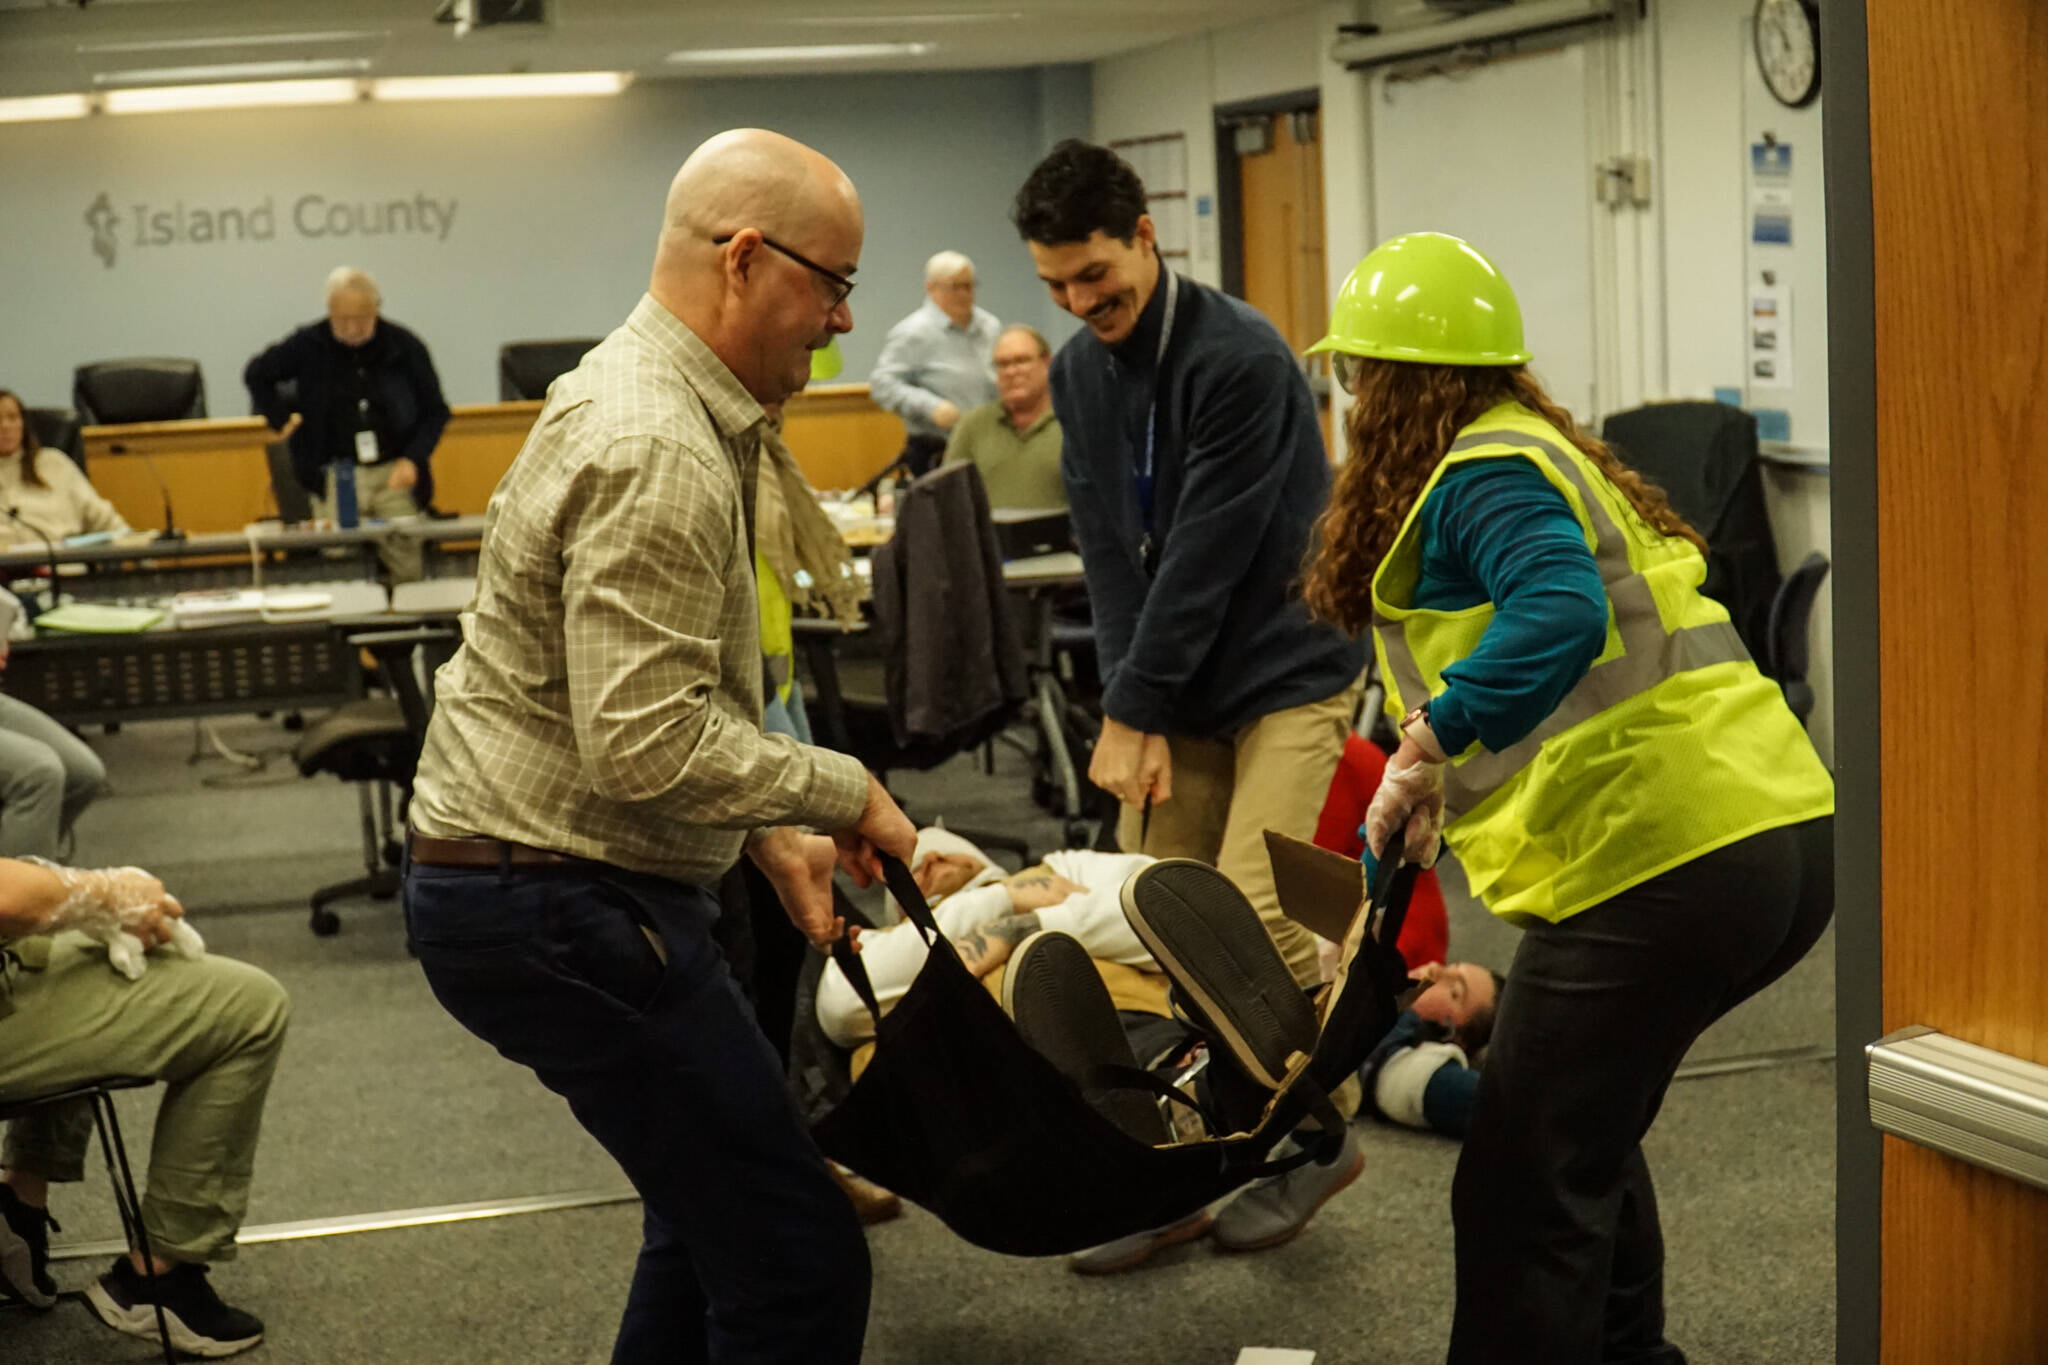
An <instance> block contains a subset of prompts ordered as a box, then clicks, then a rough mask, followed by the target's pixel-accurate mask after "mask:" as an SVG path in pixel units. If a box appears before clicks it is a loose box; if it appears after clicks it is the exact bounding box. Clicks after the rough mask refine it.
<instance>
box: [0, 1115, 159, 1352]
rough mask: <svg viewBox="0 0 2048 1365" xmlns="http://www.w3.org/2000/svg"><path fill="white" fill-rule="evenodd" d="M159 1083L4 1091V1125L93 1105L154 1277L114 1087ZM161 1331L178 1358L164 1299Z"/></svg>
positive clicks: (130, 1222)
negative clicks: (73, 1106)
mask: <svg viewBox="0 0 2048 1365" xmlns="http://www.w3.org/2000/svg"><path fill="white" fill-rule="evenodd" d="M155 1084H156V1082H155V1081H154V1080H152V1079H150V1078H149V1077H147V1076H102V1077H100V1078H99V1079H98V1080H92V1081H82V1082H80V1083H79V1084H77V1085H73V1086H68V1087H66V1088H65V1089H63V1090H55V1091H51V1092H50V1093H49V1094H46V1095H32V1096H26V1097H18V1098H11V1097H8V1096H4V1095H0V1126H5V1125H6V1124H7V1123H9V1122H11V1121H12V1120H14V1119H18V1118H21V1117H23V1116H25V1115H28V1114H33V1113H35V1112H36V1111H37V1110H40V1109H50V1108H54V1107H55V1106H57V1105H60V1104H70V1103H73V1102H75V1101H83V1102H85V1103H87V1104H89V1105H91V1106H92V1120H93V1126H94V1127H95V1128H96V1129H98V1130H99V1135H100V1152H101V1154H102V1155H103V1156H105V1157H106V1160H107V1177H108V1179H109V1180H110V1181H111V1182H112V1183H113V1186H114V1207H115V1209H116V1211H118V1212H119V1213H120V1215H121V1231H122V1232H123V1233H124V1234H126V1236H127V1239H128V1245H129V1246H132V1247H134V1248H135V1249H136V1250H137V1251H138V1252H140V1253H141V1255H142V1264H143V1268H144V1269H143V1273H144V1275H146V1276H147V1277H148V1278H149V1279H151V1280H154V1279H155V1278H156V1262H155V1261H154V1260H152V1259H151V1256H150V1250H149V1234H148V1233H147V1232H146V1231H144V1230H143V1227H142V1196H141V1195H140V1194H139V1193H138V1192H137V1191H136V1188H135V1174H134V1172H133V1171H132V1170H131V1169H130V1168H129V1165H128V1144H127V1143H126V1142H124V1141H122V1139H121V1116H120V1115H119V1114H118V1113H116V1112H115V1111H114V1095H113V1092H114V1091H116V1090H140V1089H143V1088H145V1087H148V1086H152V1085H155ZM156 1332H157V1340H158V1341H159V1342H160V1343H161V1344H162V1345H163V1348H164V1361H165V1365H172V1362H174V1361H176V1360H177V1353H176V1352H175V1351H173V1350H172V1348H171V1329H170V1326H169V1325H168V1324H167V1323H165V1321H164V1310H163V1305H162V1304H158V1305H157V1306H156Z"/></svg>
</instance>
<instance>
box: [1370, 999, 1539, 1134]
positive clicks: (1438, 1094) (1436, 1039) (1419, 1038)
mask: <svg viewBox="0 0 2048 1365" xmlns="http://www.w3.org/2000/svg"><path fill="white" fill-rule="evenodd" d="M1409 978H1410V979H1411V980H1413V981H1415V982H1416V983H1417V987H1416V991H1415V993H1414V996H1413V997H1412V998H1411V999H1410V1000H1409V1001H1408V1003H1407V1004H1406V1005H1405V1006H1403V1008H1402V1010H1401V1014H1400V1017H1399V1018H1398V1019H1396V1020H1395V1021H1394V1026H1393V1027H1392V1028H1391V1029H1388V1030H1387V1035H1386V1037H1384V1038H1382V1039H1380V1041H1379V1044H1378V1046H1376V1047H1374V1048H1373V1050H1372V1054H1371V1055H1370V1056H1368V1057H1367V1058H1366V1059H1365V1062H1364V1064H1363V1065H1361V1066H1360V1067H1359V1068H1358V1079H1359V1080H1360V1081H1361V1082H1362V1083H1363V1084H1364V1086H1365V1102H1366V1105H1367V1106H1368V1107H1369V1108H1370V1109H1371V1110H1372V1113H1373V1116H1374V1117H1375V1118H1379V1119H1383V1120H1385V1121H1386V1122H1389V1123H1399V1124H1403V1125H1405V1126H1407V1127H1409V1128H1427V1129H1431V1130H1433V1131H1435V1132H1439V1133H1444V1134H1446V1135H1448V1136H1450V1137H1460V1138H1461V1137H1463V1136H1465V1127H1466V1124H1467V1123H1468V1121H1469V1120H1470V1118H1471V1115H1472V1101H1473V1098H1474V1097H1475V1096H1477V1095H1478V1093H1479V1063H1480V1059H1481V1058H1480V1054H1481V1053H1482V1051H1483V1050H1484V1049H1485V1047H1486V1043H1487V1040H1488V1039H1489V1038H1491V1037H1492V1036H1493V1017H1494V1012H1495V1010H1496V1009H1497V1008H1498V1006H1499V1004H1500V993H1501V991H1502V989H1503V988H1505V987H1506V985H1507V981H1506V979H1505V978H1503V977H1502V976H1501V974H1500V973H1499V972H1495V971H1489V970H1487V969H1486V968H1484V967H1481V966H1479V965H1477V964H1476V963H1471V962H1431V963H1426V964H1424V965H1423V966H1420V967H1417V968H1416V969H1415V970H1413V971H1412V972H1410V973H1409Z"/></svg>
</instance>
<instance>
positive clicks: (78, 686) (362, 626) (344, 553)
mask: <svg viewBox="0 0 2048 1365" xmlns="http://www.w3.org/2000/svg"><path fill="white" fill-rule="evenodd" d="M482 533H483V518H482V517H480V516H468V517H456V518H450V519H446V520H440V519H435V520H426V519H422V520H420V521H408V522H404V523H391V524H388V525H365V526H362V527H358V528H355V529H352V530H340V529H310V528H296V527H283V526H276V525H267V526H252V527H249V528H247V529H245V530H244V531H242V532H240V533H231V532H224V533H214V534H206V535H192V536H190V537H188V538H186V539H184V540H179V541H167V542H158V541H155V540H153V539H151V538H149V536H148V535H147V533H136V534H135V535H134V536H131V537H128V538H126V539H125V540H123V541H117V542H109V543H101V544H91V545H70V546H67V545H63V544H58V545H56V546H53V547H52V546H40V545H39V546H34V547H17V548H14V549H10V550H5V551H0V578H4V580H6V581H14V582H20V581H21V580H23V579H25V578H28V577H30V576H34V578H35V586H37V587H43V588H46V587H47V585H48V584H50V583H54V584H56V585H57V590H58V592H59V593H60V594H61V595H62V598H63V599H64V600H66V601H77V602H90V603H96V604H103V605H110V606H122V605H144V606H151V607H157V608H161V609H163V617H162V619H161V620H159V621H158V622H156V623H155V624H154V625H152V626H150V627H149V628H147V629H144V630H139V631H123V632H118V633H74V632H69V631H64V632H58V631H39V632H38V633H37V635H36V636H35V637H34V638H32V639H26V640H17V641H14V642H13V643H12V647H11V650H10V653H9V657H8V660H7V664H6V669H5V673H4V676H0V687H4V689H5V691H6V692H7V693H8V694H9V695H11V696H13V697H16V698H17V699H19V700H21V701H24V702H27V703H28V704H29V705H31V706H34V707H36V708H37V709H39V710H41V711H44V712H45V713H47V714H49V715H50V716H52V717H54V718H55V719H57V720H59V721H61V722H63V723H65V724H68V725H82V724H88V723H94V722H99V723H109V724H111V723H118V722H122V721H139V720H160V719H167V718H179V717H192V716H215V715H235V714H248V713H253V712H259V711H289V710H320V709H324V708H326V707H331V706H338V705H340V704H341V703H343V702H345V701H350V700H353V699H354V698H356V697H360V696H361V695H363V676H362V666H361V661H360V655H359V651H357V650H356V649H355V648H354V647H352V646H351V645H350V644H349V637H350V636H351V635H356V634H361V633H364V632H366V631H372V630H380V629H390V628H393V627H396V626H402V625H408V624H416V623H420V622H424V621H432V620H448V619H451V618H453V617H455V616H457V615H459V614H460V613H461V611H462V609H463V608H464V607H465V606H467V605H468V602H469V599H470V596H471V594H472V593H473V592H474V590H475V580H474V578H473V577H472V576H471V575H472V574H473V572H474V556H475V547H476V546H477V544H478V543H479V541H480V539H481V537H482ZM393 535H404V536H408V537H411V538H412V539H414V540H417V541H418V542H420V545H421V549H422V562H423V565H424V566H425V572H426V577H424V578H423V579H421V580H420V581H417V582H409V583H400V584H398V585H396V586H395V587H393V588H390V589H388V590H387V589H386V588H385V587H384V586H383V585H382V584H381V583H379V582H377V581H376V573H377V547H378V546H379V544H381V543H382V542H383V540H384V539H385V538H386V537H388V536H393ZM1004 578H1005V581H1006V582H1008V583H1010V584H1011V585H1012V586H1014V587H1016V588H1018V589H1019V590H1021V591H1025V592H1030V593H1034V594H1035V593H1041V592H1043V591H1044V590H1046V589H1049V588H1054V587H1060V586H1065V585H1070V584H1074V583H1078V582H1079V581H1080V578H1081V560H1080V556H1078V555H1076V554H1073V553H1071V552H1062V553H1055V554H1047V555H1036V556H1031V557H1028V558H1023V559H1014V560H1011V561H1009V562H1007V563H1006V564H1005V565H1004ZM232 589H242V590H252V589H262V590H265V591H274V592H275V594H276V595H275V598H274V599H273V600H275V601H276V602H278V603H279V604H280V605H279V608H278V609H277V610H274V611H273V610H268V609H264V608H261V607H259V608H258V609H257V613H256V616H255V619H241V620H234V621H231V622H229V623H227V624H220V625H206V626H189V625H188V626H181V625H179V624H178V623H177V619H176V613H174V612H173V611H172V610H171V609H170V607H169V605H168V603H169V602H170V601H171V600H172V599H174V598H175V597H176V595H177V594H180V593H187V594H189V593H195V592H220V591H223V590H232ZM309 593H310V594H313V595H314V596H316V597H324V598H325V599H326V600H325V601H324V602H322V603H320V605H319V606H317V607H315V608H311V609H308V608H306V607H305V606H304V605H302V604H303V603H304V602H306V601H307V600H309V599H308V597H307V594H309ZM287 601H292V603H293V605H291V606H290V607H285V606H284V605H283V604H284V603H286V602H287ZM818 624H819V623H806V624H805V625H804V626H802V627H801V629H802V630H804V632H805V633H806V634H807V635H810V637H811V639H812V640H815V639H816V636H815V635H811V632H813V631H814V630H816V629H817V628H818ZM824 629H825V630H827V631H830V632H832V633H835V634H837V633H842V628H841V627H839V626H837V625H827V626H825V627H824ZM864 629H865V627H864V626H859V625H856V626H855V627H853V633H856V634H858V633H860V632H861V631H862V630H864Z"/></svg>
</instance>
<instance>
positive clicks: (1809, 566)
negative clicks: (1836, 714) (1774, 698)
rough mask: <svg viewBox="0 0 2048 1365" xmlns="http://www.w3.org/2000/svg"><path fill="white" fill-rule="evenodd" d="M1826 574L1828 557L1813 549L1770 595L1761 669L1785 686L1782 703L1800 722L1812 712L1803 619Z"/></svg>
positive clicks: (1806, 617)
mask: <svg viewBox="0 0 2048 1365" xmlns="http://www.w3.org/2000/svg"><path fill="white" fill-rule="evenodd" d="M1827 576H1828V557H1827V556H1826V555H1824V554H1822V553H1821V552H1820V551H1818V550H1815V551H1814V552H1813V553H1812V554H1810V555H1808V556H1807V557H1806V558H1805V560H1804V561H1802V562H1801V563H1800V565H1799V567H1798V568H1796V569H1794V570H1793V571H1792V572H1791V574H1790V575H1789V576H1788V577H1787V578H1786V579H1785V582H1784V585H1783V586H1782V587H1780V588H1779V589H1778V593H1777V596H1775V597H1773V598H1772V599H1771V616H1770V633H1769V644H1770V651H1769V653H1768V655H1767V656H1766V658H1765V659H1764V660H1763V667H1764V672H1765V673H1766V674H1768V675H1769V676H1770V677H1772V678H1775V679H1776V680H1777V682H1778V686H1780V687H1782V688H1784V689H1785V704H1786V705H1787V706H1789V707H1791V708H1792V714H1793V715H1795V716H1797V717H1799V723H1800V724H1801V725H1804V724H1806V718H1807V717H1808V716H1810V715H1812V714H1813V705H1814V700H1815V699H1814V693H1813V687H1812V685H1811V684H1810V683H1808V682H1807V681H1806V667H1807V662H1808V651H1807V644H1806V623H1807V620H1808V618H1809V617H1811V616H1812V615H1813V599H1814V598H1815V597H1816V596H1817V595H1818V594H1819V593H1820V585H1821V584H1822V583H1823V582H1824V581H1825V580H1826V579H1827Z"/></svg>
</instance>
